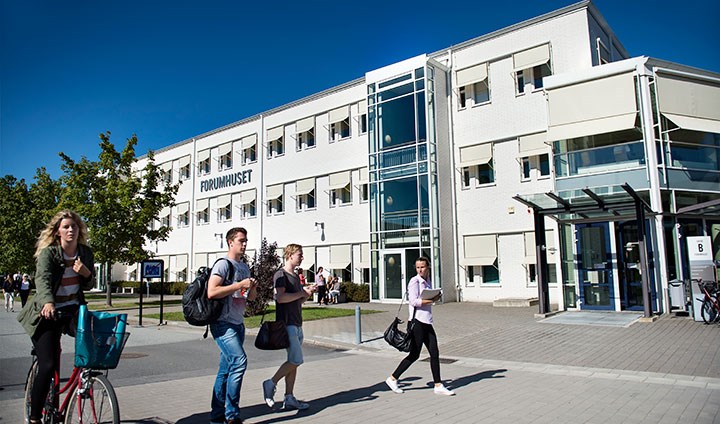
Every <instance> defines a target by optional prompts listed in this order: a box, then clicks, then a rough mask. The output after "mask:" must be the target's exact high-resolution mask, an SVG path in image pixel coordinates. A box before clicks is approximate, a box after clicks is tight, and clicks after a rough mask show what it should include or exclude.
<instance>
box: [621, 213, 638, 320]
mask: <svg viewBox="0 0 720 424" xmlns="http://www.w3.org/2000/svg"><path fill="white" fill-rule="evenodd" d="M637 232H638V230H637V222H636V221H630V222H621V223H618V225H617V246H618V247H617V249H618V252H621V253H620V254H619V255H618V273H619V275H620V305H621V309H623V310H635V311H637V310H639V311H642V310H643V297H642V277H641V275H640V249H638V245H637V244H636V243H637V240H638V236H637V235H638V234H637Z"/></svg>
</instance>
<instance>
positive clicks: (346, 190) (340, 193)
mask: <svg viewBox="0 0 720 424" xmlns="http://www.w3.org/2000/svg"><path fill="white" fill-rule="evenodd" d="M349 203H352V192H351V191H350V184H348V185H346V186H345V187H342V188H338V189H335V190H330V207H334V206H340V205H346V204H349Z"/></svg>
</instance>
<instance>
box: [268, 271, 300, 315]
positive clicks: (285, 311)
mask: <svg viewBox="0 0 720 424" xmlns="http://www.w3.org/2000/svg"><path fill="white" fill-rule="evenodd" d="M273 283H274V286H275V288H278V287H281V288H285V293H299V292H302V291H304V290H303V288H302V284H300V277H298V276H297V275H296V274H290V273H288V272H286V271H285V270H284V269H282V268H280V269H279V270H277V271H275V275H273ZM304 302H305V299H304V298H300V299H297V300H294V301H292V302H290V303H279V302H275V320H276V321H285V324H286V325H296V326H298V327H300V326H302V305H303V303H304Z"/></svg>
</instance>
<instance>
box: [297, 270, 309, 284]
mask: <svg viewBox="0 0 720 424" xmlns="http://www.w3.org/2000/svg"><path fill="white" fill-rule="evenodd" d="M297 275H298V278H299V279H300V284H302V285H303V286H305V285H307V280H306V279H305V274H304V271H303V269H302V268H298V269H297Z"/></svg>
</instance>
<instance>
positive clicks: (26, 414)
mask: <svg viewBox="0 0 720 424" xmlns="http://www.w3.org/2000/svg"><path fill="white" fill-rule="evenodd" d="M37 369H38V362H37V359H35V360H33V363H32V365H31V366H30V370H29V371H28V376H27V380H25V407H24V408H23V418H25V423H29V422H30V404H31V400H30V396H31V393H32V388H33V383H34V382H35V376H37Z"/></svg>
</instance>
